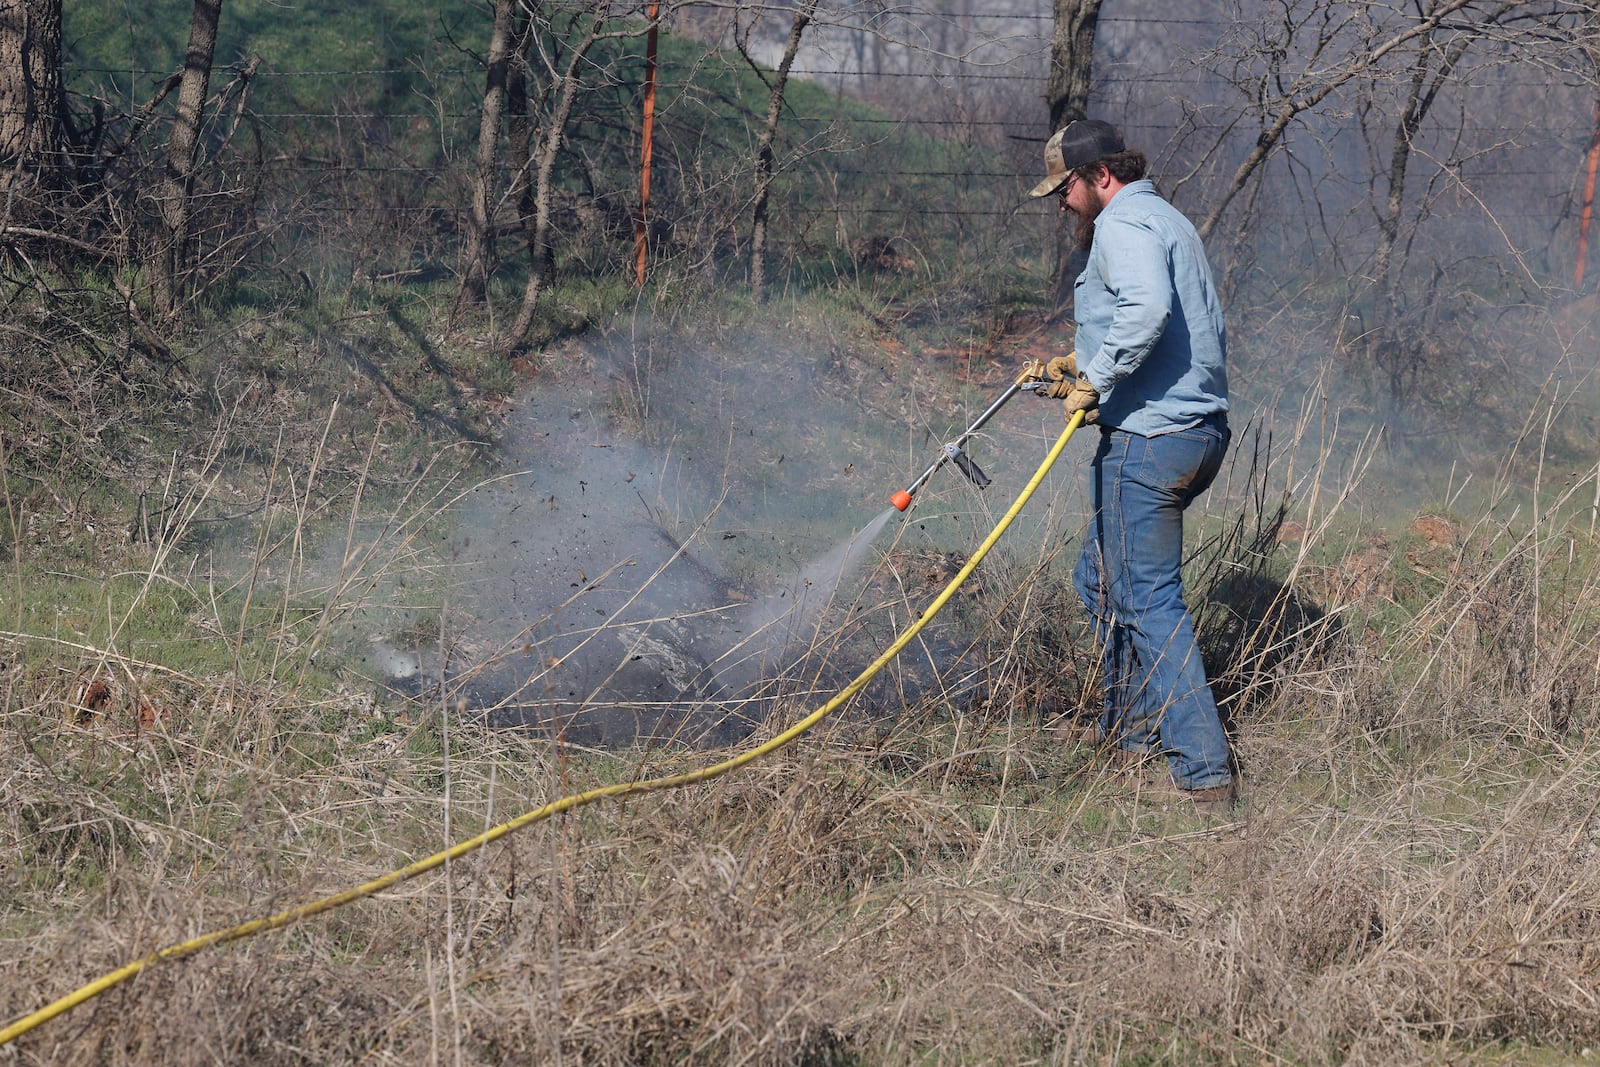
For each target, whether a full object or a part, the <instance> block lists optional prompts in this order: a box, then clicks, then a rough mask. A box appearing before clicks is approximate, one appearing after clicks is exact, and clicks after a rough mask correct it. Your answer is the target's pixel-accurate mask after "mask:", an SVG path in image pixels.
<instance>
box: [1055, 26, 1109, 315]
mask: <svg viewBox="0 0 1600 1067" xmlns="http://www.w3.org/2000/svg"><path fill="white" fill-rule="evenodd" d="M1100 3H1101V0H1055V32H1054V33H1053V34H1052V35H1051V37H1050V77H1049V80H1048V82H1047V84H1046V88H1045V93H1046V98H1047V100H1048V102H1049V104H1050V132H1051V133H1052V134H1054V133H1055V131H1057V130H1059V129H1061V127H1063V126H1065V125H1066V124H1067V123H1069V122H1074V121H1076V120H1078V119H1081V118H1087V117H1088V115H1089V79H1090V76H1091V74H1092V73H1093V68H1094V38H1095V31H1096V29H1097V28H1098V27H1099V24H1100ZM1083 264H1084V253H1083V252H1082V251H1080V250H1079V249H1078V248H1077V247H1075V245H1074V241H1073V227H1072V226H1071V225H1068V224H1066V223H1065V222H1063V223H1062V224H1060V225H1059V226H1058V227H1057V231H1056V269H1055V277H1054V279H1053V280H1052V284H1051V289H1052V291H1053V300H1052V304H1053V308H1054V310H1053V311H1052V312H1051V316H1050V317H1051V318H1052V319H1060V318H1062V317H1065V316H1068V315H1070V314H1071V313H1072V293H1073V283H1074V282H1075V281H1076V280H1077V277H1078V275H1079V273H1081V272H1082V270H1083Z"/></svg>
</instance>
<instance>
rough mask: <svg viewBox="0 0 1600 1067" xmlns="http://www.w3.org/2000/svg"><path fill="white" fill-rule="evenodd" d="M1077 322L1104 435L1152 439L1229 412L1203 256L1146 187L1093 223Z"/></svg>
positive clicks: (1181, 221)
mask: <svg viewBox="0 0 1600 1067" xmlns="http://www.w3.org/2000/svg"><path fill="white" fill-rule="evenodd" d="M1075 314H1076V317H1077V320H1078V334H1077V342H1076V348H1077V350H1078V366H1079V368H1080V369H1081V370H1082V372H1083V373H1084V375H1086V376H1087V377H1088V379H1089V383H1090V384H1091V385H1093V386H1094V387H1095V388H1096V389H1097V390H1099V392H1100V424H1101V425H1102V426H1113V427H1116V428H1118V429H1122V430H1127V431H1129V432H1130V433H1136V434H1140V435H1142V436H1145V437H1154V436H1156V435H1158V434H1163V433H1172V432H1173V431H1175V430H1182V429H1186V428H1188V427H1190V426H1193V425H1195V424H1196V423H1197V422H1199V421H1200V420H1201V418H1203V417H1204V416H1206V415H1210V414H1212V413H1214V412H1219V411H1227V410H1228V372H1227V366H1226V364H1227V352H1228V337H1227V331H1226V330H1225V329H1224V327H1223V324H1222V306H1221V305H1220V304H1219V303H1218V302H1217V290H1216V286H1215V285H1214V284H1213V282H1212V280H1211V267H1210V266H1209V265H1208V264H1207V263H1206V252H1205V248H1204V246H1203V245H1202V244H1201V243H1200V235H1199V234H1197V233H1195V229H1194V226H1193V225H1191V224H1190V222H1189V220H1188V219H1186V218H1184V217H1183V215H1182V213H1180V212H1179V211H1178V209H1177V208H1175V207H1173V206H1172V205H1171V204H1169V203H1167V202H1166V201H1165V200H1163V199H1162V198H1161V197H1160V196H1159V195H1158V194H1157V193H1156V190H1155V186H1154V185H1152V184H1151V183H1150V182H1148V181H1136V182H1130V183H1129V184H1128V185H1126V186H1124V187H1123V188H1122V189H1120V190H1119V191H1118V192H1117V194H1116V195H1115V196H1113V197H1112V198H1111V201H1110V203H1108V204H1106V206H1105V210H1103V211H1102V212H1101V213H1100V217H1099V218H1097V219H1095V223H1094V243H1093V244H1092V245H1091V246H1090V248H1089V263H1088V266H1086V267H1085V268H1084V270H1083V273H1082V274H1080V275H1079V276H1078V281H1077V286H1076V311H1075Z"/></svg>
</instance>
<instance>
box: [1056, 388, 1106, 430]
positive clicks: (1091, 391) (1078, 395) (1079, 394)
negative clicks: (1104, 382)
mask: <svg viewBox="0 0 1600 1067" xmlns="http://www.w3.org/2000/svg"><path fill="white" fill-rule="evenodd" d="M1099 407H1100V393H1099V392H1098V391H1097V390H1096V389H1095V387H1094V386H1092V385H1090V384H1089V379H1087V378H1084V377H1081V376H1080V377H1078V378H1075V379H1074V380H1073V382H1072V388H1071V390H1070V391H1069V392H1068V393H1067V395H1066V396H1065V397H1063V398H1062V400H1061V412H1062V417H1063V418H1065V419H1066V420H1067V421H1068V422H1071V421H1072V416H1074V415H1076V414H1077V413H1078V412H1080V411H1081V412H1083V413H1084V415H1083V421H1084V424H1085V425H1087V424H1089V423H1091V422H1095V421H1096V420H1098V419H1099V418H1100V412H1099V411H1098V410H1096V409H1097V408H1099Z"/></svg>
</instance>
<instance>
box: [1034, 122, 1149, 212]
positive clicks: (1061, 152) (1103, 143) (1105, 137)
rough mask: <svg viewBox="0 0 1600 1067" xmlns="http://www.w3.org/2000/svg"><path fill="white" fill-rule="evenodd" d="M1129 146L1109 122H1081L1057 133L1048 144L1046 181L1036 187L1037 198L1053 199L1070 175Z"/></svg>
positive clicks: (1065, 127) (1046, 143)
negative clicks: (1051, 196) (1052, 195)
mask: <svg viewBox="0 0 1600 1067" xmlns="http://www.w3.org/2000/svg"><path fill="white" fill-rule="evenodd" d="M1126 147H1127V146H1126V145H1124V144H1123V143H1122V134H1120V133H1118V132H1117V128H1116V127H1115V126H1113V125H1111V123H1109V122H1101V121H1100V120H1099V119H1079V120H1078V121H1076V122H1069V123H1067V124H1066V125H1065V126H1063V127H1061V129H1059V130H1057V131H1056V133H1055V136H1054V137H1052V138H1050V140H1048V141H1046V142H1045V145H1044V169H1045V179H1044V181H1042V182H1040V183H1039V184H1038V185H1035V186H1034V187H1033V193H1032V195H1033V196H1049V195H1050V194H1051V193H1053V192H1055V191H1056V190H1057V189H1059V188H1061V186H1062V185H1064V184H1066V180H1067V175H1069V174H1071V173H1072V172H1073V171H1075V170H1077V169H1078V168H1079V167H1082V166H1087V165H1088V164H1090V163H1093V162H1094V161H1095V160H1097V159H1104V158H1105V157H1106V156H1111V155H1116V154H1117V153H1118V152H1121V151H1122V150H1123V149H1124V148H1126Z"/></svg>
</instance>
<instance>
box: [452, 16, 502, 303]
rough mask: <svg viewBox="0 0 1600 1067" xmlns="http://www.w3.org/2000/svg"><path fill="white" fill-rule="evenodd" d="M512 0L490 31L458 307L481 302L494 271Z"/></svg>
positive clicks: (497, 17)
mask: <svg viewBox="0 0 1600 1067" xmlns="http://www.w3.org/2000/svg"><path fill="white" fill-rule="evenodd" d="M513 6H514V5H513V0H494V28H493V30H492V31H490V34H489V60H488V62H489V69H488V76H487V80H486V84H485V86H484V90H483V108H482V110H481V112H480V113H479V116H478V155H477V172H476V174H474V176H473V184H472V210H471V212H470V213H469V215H468V222H467V247H466V263H465V266H464V269H463V270H462V274H461V289H460V291H459V292H458V294H457V302H458V303H472V304H482V303H483V300H484V297H485V294H486V293H487V292H488V287H489V275H490V273H491V272H492V271H493V270H494V255H495V249H494V216H495V163H496V158H497V156H498V154H499V147H500V125H501V121H502V119H503V118H504V116H505V111H506V91H507V73H508V69H509V67H510V65H511V64H510V59H511V35H512V25H513V20H514V16H513Z"/></svg>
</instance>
